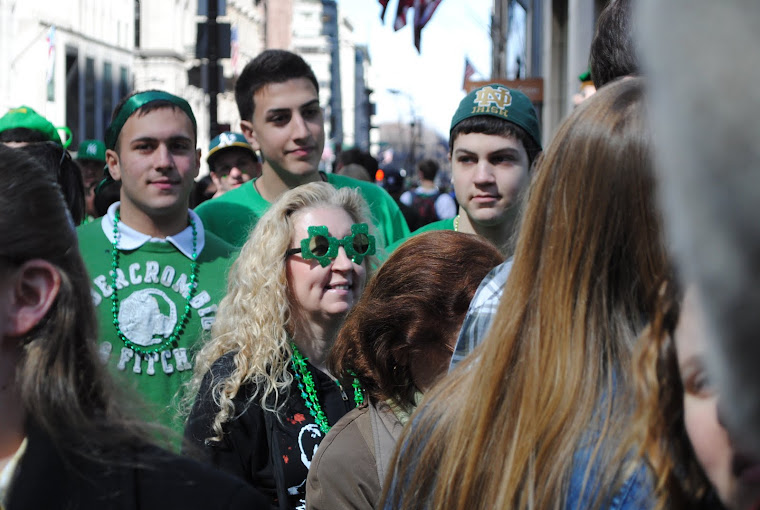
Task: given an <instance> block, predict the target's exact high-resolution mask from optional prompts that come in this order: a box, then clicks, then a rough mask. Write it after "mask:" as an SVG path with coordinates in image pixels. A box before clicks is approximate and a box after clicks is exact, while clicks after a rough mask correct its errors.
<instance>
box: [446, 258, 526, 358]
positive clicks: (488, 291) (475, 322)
mask: <svg viewBox="0 0 760 510" xmlns="http://www.w3.org/2000/svg"><path fill="white" fill-rule="evenodd" d="M511 269H512V259H511V258H510V259H509V260H507V261H506V262H504V263H502V264H499V265H498V266H496V267H495V268H493V269H492V270H491V272H490V273H488V274H487V275H486V277H485V278H483V281H482V282H481V283H480V285H479V286H478V290H477V291H476V292H475V296H474V297H473V298H472V302H471V303H470V308H469V309H468V310H467V315H466V316H465V318H464V323H462V329H461V330H460V331H459V338H458V339H457V346H456V347H455V348H454V355H453V356H452V358H451V365H450V366H449V372H451V371H452V370H454V367H455V366H456V365H457V363H459V362H460V361H462V360H463V359H464V358H465V357H466V356H467V355H468V354H470V353H471V352H472V351H473V349H475V347H477V346H478V345H479V344H480V343H481V342H482V341H483V339H484V338H485V337H486V333H488V328H489V327H490V326H491V323H492V322H493V318H494V316H495V315H496V309H497V308H499V301H500V300H501V295H502V293H503V292H504V284H505V283H506V282H507V276H509V271H510V270H511Z"/></svg>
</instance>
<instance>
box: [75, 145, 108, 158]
mask: <svg viewBox="0 0 760 510" xmlns="http://www.w3.org/2000/svg"><path fill="white" fill-rule="evenodd" d="M77 159H78V160H82V161H84V160H91V161H103V162H105V160H106V144H104V143H103V142H101V141H100V140H84V141H83V142H82V143H80V144H79V150H78V151H77Z"/></svg>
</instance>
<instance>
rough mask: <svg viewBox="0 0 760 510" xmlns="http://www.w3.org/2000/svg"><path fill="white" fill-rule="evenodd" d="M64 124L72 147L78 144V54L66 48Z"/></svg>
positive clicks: (73, 49) (72, 49)
mask: <svg viewBox="0 0 760 510" xmlns="http://www.w3.org/2000/svg"><path fill="white" fill-rule="evenodd" d="M66 126H68V128H69V129H71V133H72V147H76V146H78V145H79V140H80V136H79V129H78V128H79V55H78V52H77V49H76V48H70V47H69V48H66Z"/></svg>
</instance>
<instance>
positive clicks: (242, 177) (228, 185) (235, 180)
mask: <svg viewBox="0 0 760 510" xmlns="http://www.w3.org/2000/svg"><path fill="white" fill-rule="evenodd" d="M213 161H214V171H213V172H211V177H212V179H213V181H214V184H216V188H217V190H219V191H221V192H222V193H225V192H227V191H229V190H231V189H235V188H238V187H240V185H242V184H243V183H244V182H246V181H249V180H250V179H251V178H252V177H258V176H259V175H260V174H261V165H259V163H258V161H254V160H253V155H252V154H251V152H250V151H248V150H246V149H242V148H238V147H232V148H229V149H225V150H223V151H220V152H219V153H217V154H216V155H215V157H214V160H213Z"/></svg>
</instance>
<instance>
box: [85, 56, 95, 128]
mask: <svg viewBox="0 0 760 510" xmlns="http://www.w3.org/2000/svg"><path fill="white" fill-rule="evenodd" d="M95 99H96V96H95V59H93V58H90V57H88V58H86V59H85V65H84V136H85V138H95V137H96V133H95Z"/></svg>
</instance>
